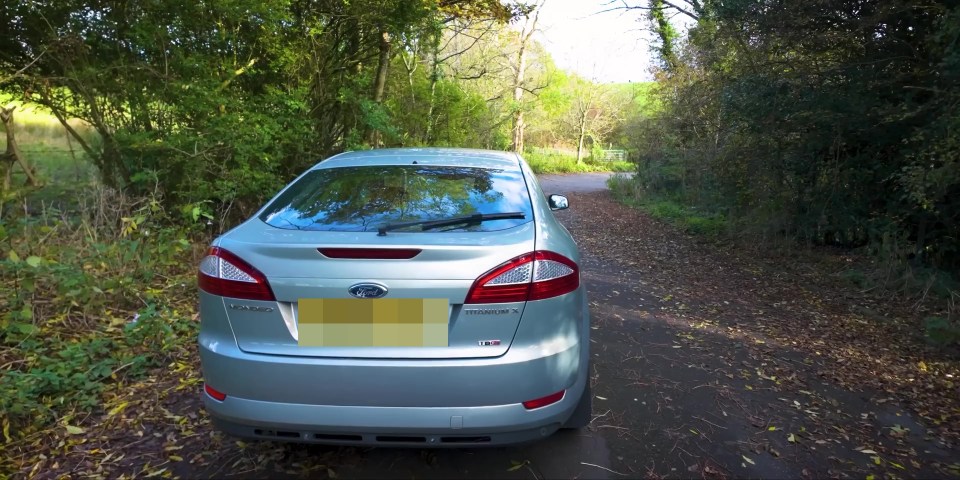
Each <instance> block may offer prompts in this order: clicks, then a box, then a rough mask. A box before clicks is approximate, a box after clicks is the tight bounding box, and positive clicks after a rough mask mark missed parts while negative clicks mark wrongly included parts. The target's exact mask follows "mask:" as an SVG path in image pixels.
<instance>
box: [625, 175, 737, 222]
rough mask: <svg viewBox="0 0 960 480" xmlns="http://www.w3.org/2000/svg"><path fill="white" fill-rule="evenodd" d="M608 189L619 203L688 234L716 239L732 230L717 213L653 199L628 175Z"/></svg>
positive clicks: (675, 202) (664, 198)
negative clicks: (681, 229)
mask: <svg viewBox="0 0 960 480" xmlns="http://www.w3.org/2000/svg"><path fill="white" fill-rule="evenodd" d="M607 186H608V187H610V191H611V192H612V193H613V196H614V198H616V199H617V200H619V201H621V202H623V203H625V204H627V205H630V206H633V207H636V208H639V209H641V210H643V211H645V212H647V213H649V214H650V216H652V217H654V218H657V219H660V220H665V221H667V222H668V223H671V224H674V225H677V226H680V227H682V228H683V229H684V230H685V231H687V232H689V233H692V234H696V235H704V236H709V237H714V236H718V235H722V234H723V233H725V232H726V231H727V229H728V222H727V219H726V218H725V217H724V216H723V215H721V214H719V213H715V212H703V211H700V210H699V209H697V208H695V207H688V206H685V205H682V204H681V203H679V202H677V201H675V200H673V199H670V198H666V197H660V196H650V195H649V194H648V192H647V191H646V189H644V188H643V186H642V185H641V181H640V180H639V179H636V178H632V177H628V176H626V175H614V176H613V177H610V180H608V181H607Z"/></svg>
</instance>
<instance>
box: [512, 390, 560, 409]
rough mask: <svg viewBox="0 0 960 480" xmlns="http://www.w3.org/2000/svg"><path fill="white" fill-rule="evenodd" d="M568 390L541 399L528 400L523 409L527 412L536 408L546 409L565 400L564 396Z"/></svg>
mask: <svg viewBox="0 0 960 480" xmlns="http://www.w3.org/2000/svg"><path fill="white" fill-rule="evenodd" d="M566 392H567V391H566V390H561V391H559V392H557V393H551V394H550V395H547V396H546V397H540V398H537V399H533V400H527V401H526V402H523V408H526V409H527V410H533V409H534V408H540V407H546V406H547V405H553V404H554V403H557V402H559V401H560V400H563V395H564V394H565V393H566Z"/></svg>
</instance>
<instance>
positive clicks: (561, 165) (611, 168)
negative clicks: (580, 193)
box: [523, 149, 635, 174]
mask: <svg viewBox="0 0 960 480" xmlns="http://www.w3.org/2000/svg"><path fill="white" fill-rule="evenodd" d="M523 158H524V160H526V161H527V163H528V164H529V165H530V168H532V169H533V171H534V172H536V173H548V174H549V173H590V172H629V171H632V170H633V169H634V168H635V167H634V165H633V164H632V163H630V162H599V161H598V162H594V161H586V162H581V163H577V157H576V155H575V154H574V155H570V154H565V153H560V152H556V151H550V150H546V149H532V150H527V151H526V152H525V153H524V154H523Z"/></svg>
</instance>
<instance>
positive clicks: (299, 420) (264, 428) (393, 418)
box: [204, 392, 580, 448]
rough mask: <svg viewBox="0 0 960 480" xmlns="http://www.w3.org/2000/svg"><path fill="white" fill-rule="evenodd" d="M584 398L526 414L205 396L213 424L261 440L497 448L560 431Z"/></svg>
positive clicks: (506, 409)
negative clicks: (299, 403) (300, 403)
mask: <svg viewBox="0 0 960 480" xmlns="http://www.w3.org/2000/svg"><path fill="white" fill-rule="evenodd" d="M579 397H580V395H579V394H573V393H572V392H567V395H566V396H565V398H564V399H563V400H561V401H560V402H558V403H556V404H553V405H550V406H547V407H544V408H541V409H538V410H536V411H527V410H525V409H524V408H523V406H522V405H519V404H517V405H498V406H491V407H470V408H441V407H421V408H418V407H345V406H338V405H291V404H283V403H273V402H261V401H256V400H247V399H239V398H233V397H227V399H226V400H225V401H224V402H218V401H216V400H214V399H211V398H210V397H209V396H207V395H204V402H205V404H206V407H207V411H208V412H209V413H210V414H211V415H212V418H213V423H214V425H215V426H216V427H217V428H218V429H219V430H221V431H224V432H226V433H228V434H231V435H234V436H239V437H245V438H254V439H260V440H275V441H291V442H299V443H321V444H335V445H371V446H372V445H376V446H396V447H452V448H462V447H464V446H482V445H486V446H497V445H510V444H517V443H524V442H530V441H534V440H539V439H541V438H544V437H547V436H549V435H551V434H552V433H554V432H556V431H557V430H558V429H559V428H560V427H561V426H562V425H563V422H565V421H566V420H567V418H569V416H570V413H571V412H572V410H573V408H575V406H576V403H577V401H578V400H579Z"/></svg>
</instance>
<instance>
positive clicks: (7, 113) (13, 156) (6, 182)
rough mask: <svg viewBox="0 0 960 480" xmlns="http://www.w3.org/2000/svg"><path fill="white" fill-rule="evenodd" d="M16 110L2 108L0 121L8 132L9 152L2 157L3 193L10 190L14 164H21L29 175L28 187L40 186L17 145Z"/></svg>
mask: <svg viewBox="0 0 960 480" xmlns="http://www.w3.org/2000/svg"><path fill="white" fill-rule="evenodd" d="M14 109H16V107H10V108H3V107H0V121H2V122H3V128H4V130H6V132H7V151H6V152H4V153H3V155H0V173H2V175H3V189H2V191H6V190H8V189H9V188H10V181H11V176H12V174H13V164H14V163H17V164H20V168H22V169H23V172H24V173H25V174H26V175H27V185H31V186H33V185H39V184H40V182H39V180H37V176H36V174H35V173H34V172H33V168H32V167H31V166H30V165H29V164H28V163H27V160H26V159H25V158H23V155H22V154H21V153H20V148H19V146H18V145H17V139H16V136H15V135H14V133H15V132H14V123H13V110H14Z"/></svg>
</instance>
